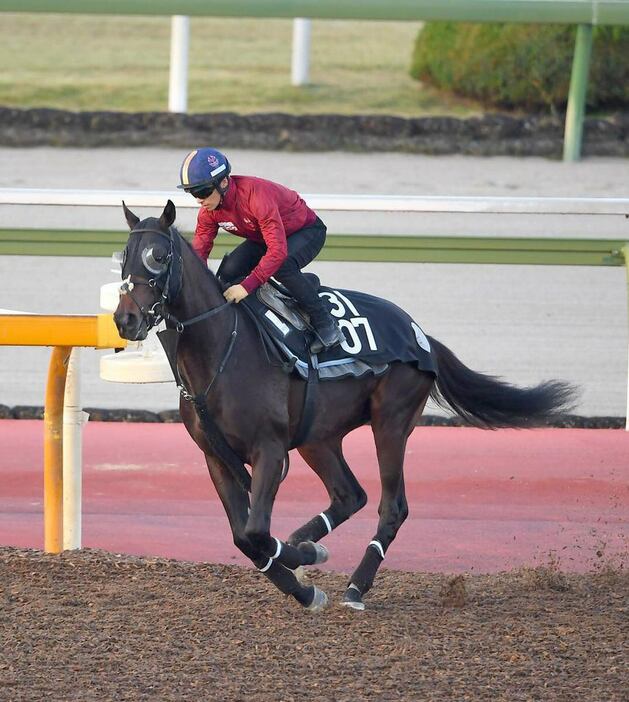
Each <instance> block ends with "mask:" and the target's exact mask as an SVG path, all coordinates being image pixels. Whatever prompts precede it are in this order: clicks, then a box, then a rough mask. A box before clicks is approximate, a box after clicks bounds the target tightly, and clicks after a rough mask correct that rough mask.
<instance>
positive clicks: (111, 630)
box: [0, 548, 629, 702]
mask: <svg viewBox="0 0 629 702" xmlns="http://www.w3.org/2000/svg"><path fill="white" fill-rule="evenodd" d="M311 573H312V579H313V581H314V582H316V583H317V585H318V586H319V587H321V588H324V589H325V590H327V591H328V594H329V596H330V597H331V606H330V607H329V608H328V609H327V610H325V611H324V612H322V613H320V614H319V615H315V616H313V615H311V614H309V613H307V612H305V611H304V610H302V609H301V608H300V607H299V605H297V604H295V602H294V601H292V600H290V599H286V598H284V597H282V596H281V595H280V594H279V593H278V592H277V591H276V590H275V589H274V588H273V586H272V585H270V583H269V582H268V581H266V580H265V579H264V577H263V576H262V575H261V574H260V573H257V572H255V571H253V570H250V569H244V568H240V567H236V566H220V565H213V564H199V563H197V564H192V563H186V562H177V561H165V560H162V559H138V558H132V557H121V556H120V555H114V554H108V553H105V552H102V551H89V550H88V551H80V552H67V553H65V554H63V555H61V556H51V555H43V554H42V553H41V552H36V551H23V550H16V549H6V548H0V616H1V618H2V626H1V627H0V699H3V700H11V701H12V702H20V701H22V700H23V701H25V702H26V701H27V700H28V701H29V702H30V701H31V700H43V699H57V700H92V699H94V700H96V699H98V700H157V699H159V700H177V702H179V701H181V700H194V702H196V701H197V700H229V701H230V702H231V701H236V700H238V701H240V700H242V701H244V700H255V701H258V700H259V701H260V702H263V701H264V702H271V701H272V702H289V701H292V700H295V701H296V700H316V701H324V700H326V701H329V702H332V701H334V702H350V701H351V702H354V700H379V701H380V700H382V701H385V700H409V701H410V700H417V701H418V702H419V700H421V701H422V702H423V701H427V700H429V701H440V700H443V701H448V702H449V701H450V700H488V701H489V700H491V702H516V701H525V700H526V701H528V700H553V702H572V701H575V702H576V701H577V700H578V702H601V700H605V701H606V702H621V701H623V700H626V699H627V697H626V692H627V686H628V685H629V677H628V674H627V667H626V655H625V654H626V650H625V646H626V636H627V596H628V594H629V591H628V587H629V581H628V578H627V574H626V573H624V574H622V573H611V572H610V573H607V572H602V573H597V574H588V575H564V574H562V573H560V572H557V571H555V570H553V569H552V568H550V569H549V568H538V569H535V570H531V569H523V570H519V571H514V572H511V573H502V574H498V575H491V576H466V577H463V576H456V577H454V578H453V577H448V576H444V575H427V574H418V573H399V572H396V571H383V572H382V573H381V575H380V577H379V579H378V580H377V584H376V587H375V588H374V589H373V590H372V591H371V592H370V593H369V595H368V605H367V609H366V611H364V612H355V611H352V610H349V611H348V610H347V609H345V608H342V607H340V606H339V605H338V601H339V598H340V595H341V593H342V592H343V589H344V586H345V581H346V578H345V577H344V576H343V575H341V574H335V573H323V572H321V571H316V570H315V571H311Z"/></svg>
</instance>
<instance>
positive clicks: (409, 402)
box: [114, 200, 574, 611]
mask: <svg viewBox="0 0 629 702" xmlns="http://www.w3.org/2000/svg"><path fill="white" fill-rule="evenodd" d="M123 208H124V213H125V217H126V220H127V223H128V225H129V228H130V230H131V231H130V234H129V240H128V242H127V247H126V249H125V256H124V259H123V268H122V276H123V284H122V287H121V296H120V302H119V304H118V308H117V309H116V312H115V313H114V319H115V322H116V325H117V327H118V330H119V332H120V335H121V336H122V337H123V338H125V339H129V340H141V339H144V338H145V337H146V335H147V333H148V330H149V329H150V328H151V327H152V326H154V324H155V323H156V322H157V321H159V320H160V319H164V320H165V321H166V327H167V329H168V330H169V332H168V333H170V334H171V336H174V337H176V342H177V343H176V344H175V349H176V351H175V352H174V359H173V360H171V365H173V366H174V373H175V377H176V379H177V380H178V381H179V384H180V386H181V387H182V398H181V402H180V411H181V417H182V419H183V422H184V424H185V426H186V429H187V430H188V432H189V434H190V436H191V437H192V438H193V440H194V441H195V442H196V443H197V445H198V446H199V448H200V449H201V450H202V451H203V453H204V454H205V458H206V462H207V465H208V469H209V472H210V476H211V478H212V481H213V483H214V485H215V487H216V490H217V492H218V494H219V496H220V499H221V501H222V503H223V505H224V507H225V511H226V513H227V518H228V519H229V524H230V526H231V530H232V533H233V538H234V543H235V544H236V546H237V547H238V548H239V549H240V550H241V551H242V552H243V553H244V554H245V555H246V556H247V557H248V558H250V559H251V560H252V561H253V563H254V564H255V566H256V567H257V568H258V569H259V570H261V571H262V572H263V573H264V575H266V577H267V578H269V579H270V580H271V581H272V582H273V583H274V584H275V585H276V586H277V587H278V588H279V589H280V590H281V591H282V592H283V593H285V594H290V595H292V596H293V597H294V598H295V599H296V600H297V601H298V602H299V603H300V604H302V605H303V606H304V607H306V608H308V609H310V610H313V611H314V610H318V609H321V608H323V607H324V606H325V605H326V604H327V597H326V595H325V593H323V592H322V591H321V590H320V589H319V588H317V587H316V586H313V585H308V584H302V583H301V582H300V581H299V579H298V578H297V577H296V575H295V573H294V570H295V569H297V568H298V567H299V566H302V565H311V564H314V563H322V562H323V561H324V560H326V558H327V550H326V549H325V548H324V547H323V546H321V545H320V544H318V543H317V542H318V541H319V540H320V539H321V538H322V537H324V536H326V535H327V534H329V533H330V532H331V531H332V530H333V529H334V528H336V527H337V526H339V525H340V524H342V523H343V522H344V521H345V520H347V519H349V517H351V516H352V515H353V514H354V513H355V512H357V511H358V510H359V509H361V507H363V506H364V505H365V503H366V501H367V496H366V494H365V492H364V490H363V489H362V487H361V486H360V485H359V483H358V481H357V480H356V478H355V477H354V474H353V473H352V471H351V469H350V467H349V466H348V465H347V463H346V461H345V458H344V457H343V452H342V448H341V444H342V441H343V437H344V436H345V435H346V434H347V433H348V432H350V431H352V429H355V428H356V427H359V426H361V425H363V424H367V423H370V424H371V428H372V431H373V436H374V440H375V445H376V451H377V457H378V464H379V467H380V480H381V484H382V493H381V498H380V504H379V508H378V513H379V521H378V526H377V529H376V531H375V534H374V536H373V539H372V540H371V541H370V542H369V544H368V545H367V547H366V549H365V553H364V556H363V558H362V560H361V562H360V564H359V565H358V567H357V568H356V570H355V571H354V572H353V574H352V576H351V577H350V579H349V582H348V587H347V590H346V592H345V594H344V597H343V604H346V605H348V606H350V607H353V608H355V609H363V608H364V604H363V600H362V598H363V595H364V594H365V593H366V592H367V591H368V590H369V589H370V588H371V587H372V585H373V581H374V578H375V575H376V572H377V570H378V568H379V566H380V564H381V563H382V561H383V560H384V557H385V554H386V551H387V549H388V548H389V546H390V545H391V542H392V541H393V540H394V538H395V536H396V534H397V531H398V529H399V528H400V526H401V524H402V523H403V522H404V520H405V518H406V516H407V514H408V505H407V501H406V497H405V492H404V477H403V465H404V452H405V447H406V442H407V439H408V437H409V435H410V433H411V432H412V431H413V429H414V427H415V425H416V422H417V419H418V418H419V416H420V415H421V413H422V411H423V409H424V406H425V404H426V401H427V400H428V397H432V398H433V399H434V400H436V401H437V402H438V403H439V404H440V405H441V406H444V407H446V408H449V409H451V410H454V411H455V412H456V413H458V414H459V415H460V416H461V417H462V418H463V419H464V420H465V421H466V422H467V423H469V424H471V425H475V426H479V427H483V428H497V427H530V426H534V425H535V424H539V423H542V422H543V421H547V420H549V419H553V418H555V417H557V416H559V415H560V414H561V413H562V412H563V411H565V410H566V409H567V406H568V405H569V404H570V403H571V402H572V400H573V395H574V391H573V389H572V388H571V387H570V386H568V385H566V384H564V383H561V382H557V381H549V382H546V383H542V384H540V385H538V386H536V387H532V388H518V387H514V386H512V385H510V384H507V383H504V382H502V381H500V380H497V379H495V378H493V377H491V376H487V375H483V374H481V373H477V372H475V371H472V370H470V369H469V368H467V367H466V366H464V365H463V364H462V363H461V362H460V361H459V360H458V359H457V358H456V356H454V354H453V353H452V352H451V351H450V350H449V349H448V348H446V347H445V346H444V345H443V344H441V343H439V342H438V341H437V340H435V339H433V338H430V337H428V339H429V342H430V346H431V348H432V352H433V353H434V354H435V356H436V359H437V363H438V371H439V372H438V377H437V378H435V377H434V375H433V374H432V373H427V372H424V371H420V370H418V369H417V367H416V366H415V365H412V364H409V363H400V362H398V363H392V364H391V366H390V368H389V370H388V371H387V372H386V373H385V374H384V375H380V376H378V377H375V376H373V375H369V376H363V377H361V378H346V379H343V380H335V381H328V382H324V383H321V384H320V386H319V389H318V393H317V397H316V411H315V413H314V418H313V421H312V424H311V426H310V428H309V431H308V435H307V439H306V440H305V442H304V443H302V444H301V445H298V446H294V441H293V440H294V437H295V435H296V432H297V430H298V427H299V424H300V416H301V412H302V408H303V400H304V393H305V386H306V382H305V381H304V380H302V379H301V378H300V377H298V376H296V375H295V374H287V373H286V372H285V371H284V370H283V369H281V368H280V367H278V366H277V365H274V364H272V363H270V362H269V359H268V357H267V356H266V355H265V353H264V352H263V350H262V348H261V341H260V338H259V335H258V332H257V330H256V327H255V324H254V322H253V320H252V319H251V318H250V317H249V316H248V315H247V314H246V313H245V312H244V310H243V309H242V308H241V306H240V305H233V304H232V305H230V304H228V303H226V302H225V299H224V298H223V295H222V291H221V287H220V285H219V282H218V281H217V279H216V277H215V276H214V274H213V273H212V272H211V271H210V270H209V269H208V268H207V266H206V265H205V264H204V263H203V262H202V261H201V260H200V259H199V258H198V257H197V256H196V254H195V253H194V252H193V250H192V248H191V247H190V245H189V244H188V243H187V242H186V241H185V239H183V237H181V235H180V234H179V233H178V232H177V230H176V229H175V228H174V227H173V223H174V221H175V206H174V204H173V203H172V202H171V201H170V200H169V201H168V203H167V204H166V207H165V208H164V211H163V213H162V215H161V216H160V217H159V218H156V217H148V218H146V219H144V220H142V221H140V219H139V218H138V217H137V216H136V215H135V214H133V213H132V212H131V211H130V210H129V209H128V208H127V207H126V206H125V205H124V203H123ZM290 448H297V450H298V451H299V453H300V454H301V455H302V457H303V458H304V460H305V461H306V462H307V463H308V465H309V466H310V467H311V468H312V470H313V471H314V472H315V473H316V474H317V475H318V476H319V478H320V479H321V480H322V482H323V484H324V485H325V487H326V489H327V492H328V494H329V497H330V504H329V506H328V507H327V508H326V509H325V510H324V511H323V512H321V513H320V514H318V515H316V516H314V517H313V518H312V519H310V521H308V522H307V523H305V524H304V525H303V526H301V527H300V528H299V529H297V530H296V531H295V532H294V533H293V534H291V536H289V538H288V539H287V540H286V541H280V540H279V539H278V538H277V537H275V536H272V535H271V512H272V509H273V503H274V500H275V496H276V493H277V490H278V488H279V485H280V481H281V477H282V471H283V466H284V461H285V458H286V456H287V454H288V451H289V449H290ZM238 464H240V465H238ZM243 464H248V465H249V466H250V467H251V474H250V475H249V472H248V471H246V470H245V468H244V465H243Z"/></svg>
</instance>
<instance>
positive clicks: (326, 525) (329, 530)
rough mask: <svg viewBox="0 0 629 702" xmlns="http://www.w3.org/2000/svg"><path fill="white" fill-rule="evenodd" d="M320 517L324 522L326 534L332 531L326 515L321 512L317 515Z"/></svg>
mask: <svg viewBox="0 0 629 702" xmlns="http://www.w3.org/2000/svg"><path fill="white" fill-rule="evenodd" d="M319 516H320V517H321V519H323V523H324V524H325V528H326V529H327V530H328V534H330V533H331V532H332V525H331V524H330V520H329V519H328V515H327V514H326V513H325V512H321V514H320V515H319Z"/></svg>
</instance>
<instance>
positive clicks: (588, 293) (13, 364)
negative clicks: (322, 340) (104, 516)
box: [0, 148, 629, 416]
mask: <svg viewBox="0 0 629 702" xmlns="http://www.w3.org/2000/svg"><path fill="white" fill-rule="evenodd" d="M182 156H183V154H182V153H181V151H179V150H175V149H145V148H139V149H93V150H81V149H54V148H36V149H7V148H4V149H0V187H16V186H17V187H45V188H63V187H66V188H101V189H102V188H108V189H117V190H121V191H133V190H135V189H158V190H168V189H172V188H174V186H175V185H176V182H177V175H178V169H179V165H180V162H181V158H182ZM229 157H230V158H231V160H232V163H233V164H234V171H235V172H241V173H255V174H257V175H261V176H265V177H269V178H272V179H275V180H278V181H280V182H283V183H285V184H287V185H289V186H291V187H293V188H295V189H297V190H299V191H300V192H302V193H304V194H307V193H329V192H337V193H363V194H368V193H376V194H409V195H410V194H416V195H426V194H434V195H488V196H489V195H494V196H495V195H518V196H535V195H547V196H550V195H556V196H575V197H576V196H579V195H581V196H599V197H611V196H616V197H626V196H627V192H628V190H627V184H628V183H629V178H628V177H627V176H628V175H629V161H627V160H622V159H601V158H592V159H586V160H584V161H582V162H580V163H573V164H565V163H561V162H557V161H548V160H544V159H537V158H529V159H515V158H473V157H460V156H447V157H430V156H421V155H409V154H382V153H377V154H348V153H317V154H296V153H272V152H261V151H238V150H234V151H230V152H229ZM142 214H151V213H149V212H147V213H142ZM321 214H322V215H323V217H324V219H325V220H326V222H327V223H328V224H329V229H330V231H331V232H364V233H385V232H388V233H400V234H404V233H406V234H439V235H460V234H479V235H481V234H487V235H512V236H551V235H553V236H570V237H576V236H579V237H586V238H589V237H601V238H623V237H627V236H629V224H628V222H627V220H626V219H625V218H622V217H602V218H601V217H599V218H591V217H581V218H576V217H548V216H546V217H541V216H537V217H535V216H528V217H527V216H512V215H502V216H497V215H494V216H491V215H456V216H455V215H452V216H449V215H442V214H441V215H406V216H404V215H395V216H393V215H391V214H382V215H369V216H368V217H365V216H364V215H360V214H351V215H350V214H343V213H325V212H323V213H321ZM0 217H2V222H3V225H2V226H4V227H12V226H18V227H28V226H32V227H38V226H53V227H72V228H81V227H85V226H94V227H96V226H98V227H102V228H116V227H124V222H123V220H122V215H121V213H120V212H119V211H117V210H115V209H110V210H102V211H101V210H95V209H92V208H50V207H48V208H44V207H41V208H21V207H15V206H4V207H0ZM179 224H180V226H181V228H182V229H184V230H190V229H191V228H192V227H193V226H194V214H193V212H191V211H185V212H183V213H182V216H181V218H180V221H179ZM235 243H237V242H235ZM109 269H110V265H109V263H108V261H107V260H105V259H87V258H84V259H77V258H74V259H70V258H67V259H63V258H54V259H51V258H36V257H5V258H4V259H3V260H1V261H0V307H4V308H9V309H22V310H27V311H39V312H52V311H56V312H63V313H72V312H83V313H93V312H97V311H99V310H98V304H99V303H98V299H99V297H98V291H99V287H100V285H101V284H102V283H104V282H109V281H111V280H113V279H114V276H113V275H112V274H111V273H110V270H109ZM311 270H314V271H315V272H317V273H318V274H319V275H320V276H321V277H322V279H323V280H324V281H325V282H326V283H328V284H330V285H333V286H337V287H343V288H350V289H351V288H357V289H361V290H365V291H367V292H371V293H374V294H377V295H381V296H384V297H388V298H390V299H392V300H394V301H395V302H397V303H398V304H400V305H401V306H402V307H404V308H405V309H407V310H408V311H409V312H410V313H411V314H412V315H413V316H414V318H415V319H416V320H417V321H418V323H420V324H421V325H422V327H423V328H424V329H425V331H426V332H427V333H429V334H431V335H433V336H435V337H436V338H439V339H440V340H442V341H443V342H444V343H446V344H447V345H448V346H450V347H451V348H452V349H453V350H454V351H455V352H456V353H457V354H458V355H459V356H460V357H461V358H462V360H463V361H464V362H466V363H467V364H468V365H469V366H471V367H472V368H474V369H477V370H482V371H486V372H490V373H492V374H495V375H501V376H503V377H505V378H507V379H508V380H510V381H512V382H514V383H519V384H533V383H536V382H539V381H540V380H542V379H546V378H553V377H559V378H562V379H565V380H568V381H570V382H573V383H575V384H577V385H579V386H580V387H581V389H582V395H581V400H580V403H579V405H578V407H577V412H578V413H579V414H584V415H589V416H595V415H596V416H601V415H613V416H623V415H624V414H625V411H626V410H625V408H626V384H627V293H626V278H625V271H624V270H623V269H621V268H609V269H608V268H594V267H567V266H566V267H563V266H562V267H541V266H489V265H486V266H464V265H428V264H377V263H374V264H358V263H342V264H341V263H314V264H312V266H311ZM0 353H1V354H2V358H3V363H2V367H1V368H0V388H1V390H0V403H3V404H7V405H11V406H13V405H17V404H32V405H41V404H43V392H44V386H45V373H46V366H47V362H48V351H47V350H46V349H15V348H5V349H2V350H1V351H0ZM83 356H84V367H85V371H84V390H83V392H84V404H85V405H86V406H92V407H126V408H144V409H150V410H157V411H159V410H162V409H169V408H174V407H175V406H176V404H177V396H176V392H175V391H174V387H173V386H172V385H171V386H169V385H160V386H151V387H148V386H132V387H123V386H119V385H111V384H108V383H105V382H104V381H101V380H100V379H99V378H98V371H97V368H98V354H97V353H96V352H93V351H89V350H88V351H86V352H84V354H83ZM431 411H434V410H431Z"/></svg>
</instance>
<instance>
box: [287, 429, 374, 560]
mask: <svg viewBox="0 0 629 702" xmlns="http://www.w3.org/2000/svg"><path fill="white" fill-rule="evenodd" d="M342 439H343V437H342V436H337V437H335V438H333V439H331V440H330V441H327V442H321V443H316V444H308V445H306V446H300V447H299V449H298V451H299V453H300V454H301V455H302V457H303V459H304V460H305V461H306V463H307V464H308V465H309V466H310V467H311V468H312V470H313V471H314V472H315V473H316V474H317V475H318V476H319V478H321V481H322V482H323V484H324V485H325V488H326V490H327V491H328V495H329V496H330V506H329V507H328V508H327V509H326V510H324V511H323V512H320V513H319V514H318V515H317V516H316V517H313V518H312V519H311V520H310V521H309V522H307V523H306V524H304V525H303V526H301V527H299V529H297V530H296V531H294V532H293V533H292V534H291V535H290V536H289V537H288V543H289V544H292V545H293V546H298V545H299V544H300V543H304V542H308V541H313V542H316V541H319V539H321V538H323V537H324V536H327V535H328V534H329V533H330V532H331V531H332V529H335V528H336V527H337V526H338V525H339V524H342V523H343V522H344V521H346V520H347V519H349V518H350V517H351V516H352V514H355V513H356V512H358V510H359V509H362V507H364V506H365V505H366V504H367V495H366V493H365V491H364V490H363V489H362V487H361V486H360V484H359V482H358V480H356V477H355V476H354V474H353V473H352V471H351V470H350V467H349V466H348V465H347V463H346V462H345V458H344V457H343V453H342V450H341V441H342Z"/></svg>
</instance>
